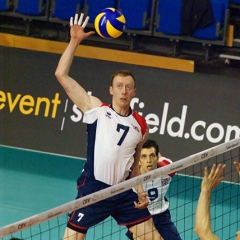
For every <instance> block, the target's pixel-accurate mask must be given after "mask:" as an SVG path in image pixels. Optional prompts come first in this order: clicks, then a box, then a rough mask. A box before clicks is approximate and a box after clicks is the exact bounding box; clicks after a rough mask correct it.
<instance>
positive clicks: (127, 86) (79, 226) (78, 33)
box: [55, 15, 162, 240]
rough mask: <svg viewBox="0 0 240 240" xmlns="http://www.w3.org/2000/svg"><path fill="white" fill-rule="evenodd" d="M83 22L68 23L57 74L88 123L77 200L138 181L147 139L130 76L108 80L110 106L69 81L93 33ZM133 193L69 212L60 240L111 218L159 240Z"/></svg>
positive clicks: (141, 195) (141, 198) (140, 197)
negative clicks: (83, 45)
mask: <svg viewBox="0 0 240 240" xmlns="http://www.w3.org/2000/svg"><path fill="white" fill-rule="evenodd" d="M82 20H83V15H81V16H80V18H78V15H76V16H75V19H74V20H73V18H71V20H70V26H71V29H70V36H71V39H70V42H69V44H68V46H67V48H66V50H65V51H64V53H63V55H62V56H61V59H60V61H59V64H58V66H57V69H56V72H55V75H56V77H57V79H58V81H59V82H60V84H61V85H62V87H63V88H64V89H65V91H66V93H67V95H68V96H69V98H70V99H71V100H72V101H73V103H74V104H76V106H77V107H78V108H79V109H80V110H81V111H82V112H83V113H84V114H85V120H86V123H87V133H88V146H87V162H86V164H85V165H84V169H83V172H82V174H81V175H80V177H79V178H78V180H77V184H78V196H77V198H80V197H83V196H86V195H89V194H91V193H94V192H96V191H99V190H102V189H105V188H107V187H109V186H112V185H115V184H118V183H120V182H123V181H125V180H127V179H129V178H133V177H135V176H138V175H139V167H138V164H139V156H140V151H141V148H142V144H143V143H144V141H145V139H146V137H147V135H148V127H147V124H146V120H145V119H144V118H143V117H142V116H140V115H139V114H138V113H137V112H135V111H134V110H132V109H131V108H130V102H131V100H132V98H133V97H134V96H135V94H136V81H135V78H134V77H133V75H132V73H131V72H129V71H125V70H124V71H119V72H117V73H116V74H115V75H114V76H113V77H112V83H111V85H110V88H109V92H110V94H111V95H112V103H111V104H106V103H104V102H102V101H101V100H100V99H98V98H96V97H94V96H90V95H88V94H87V92H86V91H85V89H84V88H83V87H82V86H81V85H80V84H79V83H78V82H77V81H75V80H74V79H73V78H71V77H70V76H69V70H70V67H71V64H72V61H73V58H74V54H75V51H76V49H77V47H78V46H79V44H80V43H81V42H82V41H83V40H84V39H85V38H87V37H89V36H90V35H91V34H93V33H94V32H88V33H85V32H84V27H85V26H86V25H87V21H88V18H86V20H85V21H84V22H83V21H82ZM82 22H83V23H82ZM80 67H81V66H79V68H80ZM83 71H84V70H83ZM136 189H137V193H138V194H136V193H135V192H134V191H133V190H132V189H130V190H127V191H126V192H123V193H120V194H118V195H115V196H111V197H109V198H107V199H105V200H102V201H100V202H97V203H94V204H92V205H89V206H87V207H84V208H81V209H78V210H76V211H74V212H72V213H71V216H70V219H69V221H68V225H67V227H66V230H65V234H64V239H68V240H73V239H74V240H81V239H84V238H85V235H86V233H87V231H88V229H89V228H90V227H91V226H93V225H96V224H97V223H99V222H101V221H103V220H104V219H106V218H107V217H109V216H112V217H113V218H114V219H115V220H116V221H117V223H118V224H119V225H124V226H127V227H128V228H129V229H130V230H131V231H132V232H133V233H134V234H135V235H136V236H137V237H138V238H139V239H141V240H142V239H145V240H148V239H149V240H155V239H162V238H161V236H160V235H159V233H158V232H157V231H156V229H155V228H154V225H153V222H152V218H151V214H150V213H149V211H148V209H147V205H148V199H147V194H146V193H145V192H144V191H143V188H142V186H141V185H140V186H138V187H136Z"/></svg>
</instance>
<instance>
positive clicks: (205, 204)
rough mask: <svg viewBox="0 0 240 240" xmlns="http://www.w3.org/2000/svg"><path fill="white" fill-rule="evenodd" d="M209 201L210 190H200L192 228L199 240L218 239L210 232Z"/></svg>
mask: <svg viewBox="0 0 240 240" xmlns="http://www.w3.org/2000/svg"><path fill="white" fill-rule="evenodd" d="M210 202H211V191H207V190H202V191H201V193H200V196H199V200H198V204H197V209H196V220H195V228H194V230H195V232H196V233H197V235H198V236H199V237H200V239H201V240H205V239H206V240H217V239H219V238H218V237H217V236H216V235H215V234H213V233H212V229H211V216H210Z"/></svg>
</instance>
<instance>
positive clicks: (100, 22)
mask: <svg viewBox="0 0 240 240" xmlns="http://www.w3.org/2000/svg"><path fill="white" fill-rule="evenodd" d="M125 24H126V20H125V17H124V15H123V14H122V13H121V12H120V11H118V10H117V9H115V8H105V9H103V10H102V11H101V12H100V13H99V14H98V15H97V17H96V18H95V21H94V27H95V29H96V32H97V33H98V35H99V36H101V37H102V38H117V37H119V36H120V35H121V34H122V33H123V30H124V27H125Z"/></svg>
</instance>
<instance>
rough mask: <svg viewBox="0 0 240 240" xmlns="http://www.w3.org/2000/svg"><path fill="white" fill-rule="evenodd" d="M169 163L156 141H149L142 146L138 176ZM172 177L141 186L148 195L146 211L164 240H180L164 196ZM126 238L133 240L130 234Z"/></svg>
mask: <svg viewBox="0 0 240 240" xmlns="http://www.w3.org/2000/svg"><path fill="white" fill-rule="evenodd" d="M171 163H172V161H171V160H170V159H168V158H165V157H163V156H162V155H161V153H160V151H159V146H158V144H157V143H156V141H154V140H150V139H149V140H147V141H146V142H145V143H144V144H143V146H142V150H141V155H140V161H139V166H140V174H144V173H147V172H149V171H152V170H155V169H157V168H160V167H163V166H166V165H168V164H171ZM174 175H175V173H171V174H169V175H165V176H163V177H161V178H157V179H155V180H153V181H149V182H146V183H145V184H144V185H143V188H144V191H145V192H147V194H148V199H149V205H148V210H149V211H150V213H151V214H152V218H153V222H154V225H155V227H156V229H157V230H158V232H159V233H160V234H161V236H162V237H163V238H164V240H181V237H180V234H179V232H178V230H177V228H176V226H175V225H174V223H173V222H172V220H171V214H170V211H169V202H168V200H167V198H166V196H165V195H166V193H167V191H168V188H169V186H170V183H171V180H172V177H173V176H174ZM127 236H128V238H130V239H133V235H132V234H131V233H130V232H128V233H127Z"/></svg>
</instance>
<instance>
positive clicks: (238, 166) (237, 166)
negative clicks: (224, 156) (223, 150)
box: [234, 162, 240, 176]
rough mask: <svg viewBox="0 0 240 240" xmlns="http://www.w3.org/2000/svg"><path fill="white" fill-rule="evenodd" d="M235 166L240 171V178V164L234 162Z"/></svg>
mask: <svg viewBox="0 0 240 240" xmlns="http://www.w3.org/2000/svg"><path fill="white" fill-rule="evenodd" d="M234 165H235V167H236V169H237V171H238V174H239V176H240V163H239V162H234Z"/></svg>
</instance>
